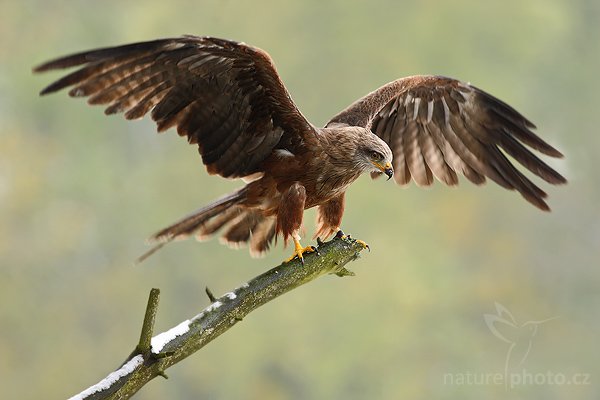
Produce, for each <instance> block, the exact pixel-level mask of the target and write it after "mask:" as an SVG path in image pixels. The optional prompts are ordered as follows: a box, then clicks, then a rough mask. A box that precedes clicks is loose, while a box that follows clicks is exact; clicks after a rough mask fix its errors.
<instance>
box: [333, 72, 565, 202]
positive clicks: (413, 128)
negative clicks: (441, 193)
mask: <svg viewBox="0 0 600 400" xmlns="http://www.w3.org/2000/svg"><path fill="white" fill-rule="evenodd" d="M329 124H337V125H339V124H342V125H344V124H345V125H350V126H362V127H365V128H368V129H371V130H372V131H373V133H374V134H376V135H377V136H379V137H380V138H382V139H383V140H384V141H385V142H387V143H388V145H389V146H390V148H391V150H392V152H393V154H394V161H393V165H394V168H395V175H396V176H395V179H396V182H397V183H399V184H401V185H404V184H407V183H408V182H409V181H410V180H411V178H412V179H413V180H414V181H415V182H416V183H417V184H418V185H420V186H427V185H430V184H431V183H432V180H433V179H432V175H433V176H435V177H436V178H437V179H438V180H440V181H442V182H444V183H445V184H447V185H456V184H457V183H458V177H457V174H461V175H464V176H465V177H466V178H467V179H468V180H469V181H471V182H473V183H475V184H477V185H480V184H483V183H485V181H486V177H487V178H490V179H491V180H492V181H494V182H496V183H497V184H498V185H500V186H502V187H504V188H506V189H509V190H517V191H518V192H519V193H520V194H521V195H522V196H523V197H524V198H525V199H526V200H527V201H529V202H530V203H532V204H533V205H535V206H536V207H538V208H540V209H542V210H548V209H549V208H548V205H547V204H546V202H545V201H544V199H545V198H546V197H547V196H546V193H545V192H544V191H543V190H542V189H540V188H539V187H538V186H537V185H536V184H534V183H533V182H532V181H531V180H530V179H529V178H528V177H527V176H526V175H525V174H524V173H523V172H521V171H520V170H519V169H517V168H516V167H515V165H513V163H512V162H511V160H509V158H508V157H507V156H510V157H511V158H512V160H514V161H516V162H517V163H518V164H520V165H522V166H523V167H524V168H525V169H527V170H529V171H530V172H532V173H533V174H535V175H537V176H538V177H540V178H542V179H543V180H545V181H546V182H548V183H551V184H563V183H566V179H565V178H564V177H563V176H562V175H561V174H560V173H558V172H557V171H555V170H554V169H553V168H551V167H550V166H549V165H548V164H546V163H545V162H544V161H543V160H542V159H540V158H539V157H537V156H536V155H535V154H534V153H533V152H532V151H531V150H530V149H533V150H537V151H539V152H541V153H543V154H545V155H548V156H551V157H562V154H561V153H560V152H559V151H558V150H556V149H555V148H554V147H552V146H551V145H549V144H548V143H546V142H545V141H544V140H543V139H542V138H540V137H539V136H537V135H536V134H535V133H533V132H532V129H534V128H535V126H534V125H533V123H531V122H530V121H529V120H527V119H526V118H525V117H523V116H522V115H521V114H520V113H519V112H517V111H516V110H515V109H514V108H512V107H510V106H509V105H508V104H506V103H504V102H502V101H501V100H498V99H496V98H495V97H493V96H492V95H490V94H488V93H486V92H484V91H483V90H481V89H478V88H476V87H474V86H471V85H470V84H467V83H463V82H460V81H457V80H455V79H451V78H445V77H440V76H425V75H423V76H412V77H407V78H402V79H398V80H396V81H394V82H390V83H388V84H386V85H384V86H382V87H380V88H379V89H377V90H375V91H373V92H371V93H369V94H368V95H366V96H364V97H363V98H361V99H358V100H357V101H355V102H354V103H353V104H351V105H350V106H349V107H348V108H346V109H345V110H343V111H342V112H340V113H339V114H338V115H336V116H335V117H333V118H332V119H331V121H329V123H328V125H329Z"/></svg>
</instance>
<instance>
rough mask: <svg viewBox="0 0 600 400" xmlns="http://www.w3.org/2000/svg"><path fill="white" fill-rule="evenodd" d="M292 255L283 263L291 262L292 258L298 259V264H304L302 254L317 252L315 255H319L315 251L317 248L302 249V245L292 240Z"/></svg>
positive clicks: (307, 247)
mask: <svg viewBox="0 0 600 400" xmlns="http://www.w3.org/2000/svg"><path fill="white" fill-rule="evenodd" d="M294 247H295V248H294V254H292V256H291V257H290V258H288V259H287V260H285V262H290V261H292V260H293V259H294V258H296V257H298V258H299V259H300V262H301V263H302V264H304V257H303V254H304V253H312V252H315V251H316V252H317V254H319V252H318V251H317V248H316V247H315V246H306V247H302V245H301V244H300V241H299V240H296V239H294Z"/></svg>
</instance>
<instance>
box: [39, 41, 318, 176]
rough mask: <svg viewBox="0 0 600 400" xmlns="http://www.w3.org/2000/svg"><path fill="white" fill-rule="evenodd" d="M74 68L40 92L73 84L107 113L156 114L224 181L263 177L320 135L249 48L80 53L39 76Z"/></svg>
mask: <svg viewBox="0 0 600 400" xmlns="http://www.w3.org/2000/svg"><path fill="white" fill-rule="evenodd" d="M76 66H79V69H78V70H76V71H75V72H72V73H70V74H67V75H66V76H64V77H63V78H61V79H59V80H57V81H56V82H54V83H52V84H50V85H49V86H47V87H46V88H45V89H43V90H42V91H41V94H48V93H53V92H56V91H58V90H61V89H64V88H67V87H72V89H71V90H70V92H69V94H70V95H71V96H73V97H87V96H90V97H89V98H88V102H89V103H90V104H104V105H106V106H107V108H106V110H105V113H106V114H114V113H120V112H124V113H125V117H126V118H127V119H137V118H141V117H143V116H144V115H145V114H147V113H149V112H151V115H152V119H153V120H154V121H155V122H156V124H157V129H158V131H159V132H162V131H164V130H166V129H169V128H171V127H174V126H175V127H176V128H177V132H178V134H179V135H181V136H187V139H188V142H189V143H192V144H197V145H198V148H199V150H200V154H201V156H202V160H203V162H204V164H205V165H206V167H207V170H208V171H209V172H210V173H214V174H219V175H221V176H224V177H231V178H237V177H243V176H247V175H251V174H254V173H257V172H261V171H262V169H261V168H262V165H263V163H262V162H263V161H264V160H265V159H266V158H267V157H269V156H270V155H271V153H272V152H273V150H275V149H277V148H278V146H279V145H280V144H281V143H284V144H285V146H286V148H288V150H291V151H293V150H294V149H290V148H289V147H290V144H296V145H298V146H301V145H302V144H303V143H304V142H305V141H306V140H309V137H310V136H314V135H318V132H317V130H316V129H315V128H314V127H313V126H312V125H311V124H310V123H309V122H308V121H307V120H306V119H305V118H304V116H303V115H302V114H301V113H300V111H299V110H298V109H297V107H296V105H295V104H294V102H293V101H292V99H291V97H290V95H289V93H288V92H287V90H286V88H285V86H284V85H283V83H282V82H281V79H280V78H279V75H278V74H277V71H276V70H275V67H274V65H273V62H272V60H271V58H270V57H269V56H268V54H266V53H265V52H264V51H262V50H260V49H257V48H254V47H251V46H248V45H245V44H243V43H237V42H232V41H228V40H223V39H217V38H210V37H195V36H184V37H180V38H174V39H160V40H153V41H149V42H140V43H134V44H129V45H124V46H117V47H108V48H103V49H97V50H91V51H86V52H82V53H77V54H74V55H71V56H66V57H62V58H59V59H56V60H53V61H50V62H47V63H45V64H43V65H40V66H39V67H37V68H35V69H34V71H36V72H42V71H48V70H52V69H63V68H70V67H76ZM281 146H284V145H283V144H281ZM282 148H283V147H282Z"/></svg>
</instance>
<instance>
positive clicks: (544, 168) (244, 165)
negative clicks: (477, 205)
mask: <svg viewBox="0 0 600 400" xmlns="http://www.w3.org/2000/svg"><path fill="white" fill-rule="evenodd" d="M74 66H81V67H80V69H78V70H76V71H75V72H72V73H70V74H69V75H66V76H65V77H63V78H61V79H59V80H58V81H56V82H54V83H52V84H51V85H49V86H48V87H46V88H45V89H44V90H42V91H41V94H42V95H44V94H48V93H52V92H56V91H58V90H60V89H63V88H66V87H72V89H71V90H70V91H69V95H70V96H73V97H87V96H89V99H88V103H90V104H104V105H108V107H107V108H106V110H105V113H106V114H115V113H120V112H124V113H125V118H127V119H138V118H141V117H143V116H144V115H145V114H147V113H148V112H151V115H152V119H153V120H154V121H155V122H156V124H157V125H158V131H159V132H163V131H165V130H167V129H169V128H171V127H176V128H177V133H178V134H179V135H180V136H186V137H187V140H188V142H189V143H190V144H196V145H197V146H198V149H199V152H200V155H201V156H202V161H203V163H204V165H206V169H207V170H208V173H209V174H217V175H220V176H222V177H224V178H240V179H242V180H244V182H246V185H245V186H244V187H242V188H241V189H239V190H238V191H236V192H234V193H231V194H229V195H227V196H224V197H222V198H220V199H218V200H216V201H214V202H213V203H211V204H209V205H207V206H205V207H202V208H200V209H198V210H196V211H194V212H193V213H191V214H190V215H188V216H186V217H185V218H183V219H181V220H180V221H178V222H176V223H175V224H173V225H171V226H169V227H167V228H165V229H163V230H161V231H160V232H158V233H156V234H155V235H154V236H153V237H152V239H154V240H156V241H157V242H158V245H157V246H155V247H154V248H153V249H152V250H150V251H149V252H148V253H147V254H146V255H145V256H147V255H149V254H151V253H152V252H154V251H155V250H156V249H158V248H160V247H161V246H162V245H164V244H165V243H168V242H170V241H172V240H173V239H175V238H182V237H188V236H189V235H192V234H195V235H196V237H197V238H199V239H205V238H208V237H210V236H212V235H214V234H215V233H216V232H217V231H220V230H221V231H223V232H224V233H223V235H222V238H223V240H224V241H225V242H226V243H228V244H230V245H231V246H234V247H238V246H240V245H242V244H245V243H248V242H249V244H250V253H251V254H252V255H259V254H262V253H264V252H266V251H267V250H268V249H269V247H270V245H271V243H272V241H273V239H274V238H276V237H278V236H281V237H282V238H283V240H284V242H285V243H287V242H288V240H289V238H290V237H291V238H292V240H293V241H294V244H295V250H294V254H293V256H292V258H293V257H295V256H297V257H299V258H300V259H302V257H303V254H304V253H305V252H308V251H312V250H314V248H313V247H311V246H309V247H302V246H301V244H300V232H301V227H302V217H303V214H304V210H306V209H309V208H312V207H315V206H316V207H318V228H317V232H316V233H315V237H321V238H326V237H328V236H330V235H332V234H333V233H334V232H336V231H338V230H339V228H340V225H341V222H342V215H343V212H344V194H345V192H346V189H347V188H348V186H349V185H350V184H351V183H352V182H354V181H355V180H356V179H357V178H358V177H359V176H360V175H361V174H362V173H364V172H370V173H371V175H372V176H373V177H375V176H377V175H381V174H385V175H387V176H388V179H389V178H391V177H392V176H393V177H394V178H395V180H396V182H397V183H398V184H400V185H406V184H408V183H409V182H410V181H411V179H412V180H414V181H415V182H416V184H417V185H419V186H428V185H431V184H432V183H433V177H436V178H437V179H438V180H440V181H442V182H444V183H445V184H446V185H450V186H452V185H457V184H458V175H464V176H465V177H466V178H467V179H468V180H469V181H471V182H473V183H475V184H476V185H481V184H483V183H484V182H485V181H486V178H490V179H491V180H493V181H494V182H496V183H497V184H499V185H500V186H502V187H504V188H506V189H510V190H517V191H518V192H519V193H520V194H521V195H522V196H523V197H524V198H525V199H526V200H527V201H529V202H530V203H531V204H533V205H534V206H536V207H538V208H540V209H542V210H549V208H548V205H547V204H546V202H545V201H544V198H546V193H544V192H543V191H542V190H541V189H540V188H539V187H538V186H536V185H535V184H534V183H533V182H532V181H531V180H530V179H529V178H528V177H527V176H525V175H524V174H523V173H522V172H521V171H520V170H519V169H517V168H515V166H514V165H513V164H512V163H511V161H509V159H508V158H507V155H508V156H510V157H512V158H513V159H514V160H516V161H517V162H519V163H520V164H522V165H523V166H524V167H525V168H527V169H528V170H529V171H531V172H532V173H534V174H535V175H537V176H539V177H540V178H542V179H543V180H545V181H547V182H549V183H551V184H562V183H565V182H566V180H565V178H564V177H562V176H561V175H560V174H559V173H558V172H556V171H555V170H553V169H552V168H550V167H549V166H548V165H547V164H546V163H545V162H543V161H542V160H540V159H539V158H538V157H537V156H536V155H534V154H533V153H532V152H531V151H530V150H529V149H528V148H527V147H526V146H528V147H530V148H532V149H534V150H537V151H539V152H541V153H543V154H546V155H548V156H551V157H562V154H561V153H560V152H559V151H558V150H556V149H555V148H553V147H552V146H550V145H549V144H548V143H546V142H545V141H544V140H542V139H541V138H540V137H538V136H537V135H536V134H534V133H533V132H532V129H533V128H535V126H534V125H533V124H532V123H531V122H529V121H528V120H527V119H526V118H525V117H523V116H522V115H521V114H519V113H518V112H517V111H515V110H514V109H513V108H512V107H510V106H509V105H507V104H505V103H503V102H502V101H500V100H498V99H497V98H495V97H493V96H492V95H490V94H488V93H486V92H484V91H483V90H480V89H478V88H476V87H474V86H472V85H470V84H468V83H464V82H460V81H458V80H455V79H451V78H446V77H440V76H425V75H423V76H411V77H407V78H401V79H398V80H396V81H393V82H390V83H388V84H387V85H385V86H382V87H381V88H379V89H377V90H375V91H374V92H372V93H370V94H368V95H366V96H365V97H363V98H361V99H359V100H357V101H356V102H355V103H354V104H352V105H350V106H349V107H348V108H346V109H345V110H343V111H342V112H340V113H339V114H338V115H336V116H335V117H333V118H332V119H331V121H329V122H328V123H327V125H326V126H325V127H324V128H318V127H316V126H314V125H312V124H311V123H310V122H309V121H308V120H307V119H306V118H305V117H304V116H303V115H302V113H301V112H300V111H299V110H298V109H297V107H296V105H295V104H294V102H293V101H292V99H291V97H290V95H289V93H288V91H287V90H286V88H285V86H284V85H283V82H282V81H281V79H280V77H279V75H278V74H277V71H276V70H275V66H274V65H273V61H272V60H271V57H270V56H269V55H268V54H267V53H266V52H264V51H263V50H260V49H258V48H255V47H252V46H249V45H246V44H244V43H238V42H233V41H229V40H224V39H217V38H212V37H196V36H183V37H180V38H173V39H160V40H154V41H148V42H142V43H134V44H129V45H124V46H117V47H110V48H102V49H96V50H90V51H85V52H82V53H78V54H74V55H70V56H66V57H62V58H58V59H56V60H53V61H50V62H47V63H45V64H42V65H40V66H38V67H37V68H35V69H34V71H35V72H42V71H48V70H52V69H63V68H69V67H74ZM143 257H144V256H143Z"/></svg>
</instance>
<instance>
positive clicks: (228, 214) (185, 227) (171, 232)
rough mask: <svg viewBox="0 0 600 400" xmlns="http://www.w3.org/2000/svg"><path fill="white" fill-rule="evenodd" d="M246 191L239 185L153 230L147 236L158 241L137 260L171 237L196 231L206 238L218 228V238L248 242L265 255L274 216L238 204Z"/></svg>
mask: <svg viewBox="0 0 600 400" xmlns="http://www.w3.org/2000/svg"><path fill="white" fill-rule="evenodd" d="M245 195H246V193H245V190H244V189H241V190H239V191H237V192H235V193H232V194H230V195H228V196H225V197H222V198H220V199H218V200H216V201H214V202H213V203H211V204H209V205H207V206H205V207H202V208H200V209H198V210H196V211H194V212H193V213H191V214H190V215H188V216H186V217H184V218H183V219H181V220H180V221H178V222H176V223H174V224H173V225H171V226H168V227H166V228H164V229H162V230H161V231H159V232H157V233H155V234H154V235H153V236H152V237H151V238H150V240H151V241H154V242H158V243H156V245H155V246H154V247H152V248H151V249H150V250H148V251H147V252H146V253H144V254H143V255H142V256H141V257H139V258H138V260H137V261H138V262H142V261H143V260H145V259H146V258H148V257H149V256H151V255H152V254H154V253H155V252H156V251H158V250H159V249H161V248H162V247H163V246H164V245H166V244H168V243H170V242H171V241H173V240H174V239H179V238H187V237H189V236H190V235H192V234H195V235H196V238H197V239H198V240H206V239H208V238H210V237H212V236H213V235H214V234H215V233H217V232H218V231H219V230H223V231H224V233H223V236H222V237H221V242H223V243H225V244H227V245H228V246H229V247H233V248H240V247H242V246H243V245H245V244H246V243H248V242H249V243H250V254H251V255H252V256H253V257H259V256H262V255H264V253H266V252H267V251H268V250H269V248H270V247H271V243H272V242H273V239H274V238H275V235H276V229H275V225H276V224H275V217H265V216H264V215H263V214H262V212H260V211H259V210H255V209H248V208H245V207H244V206H242V205H240V203H242V202H243V200H245Z"/></svg>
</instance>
